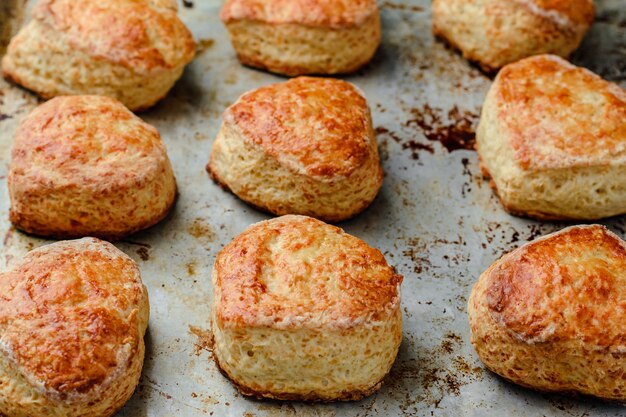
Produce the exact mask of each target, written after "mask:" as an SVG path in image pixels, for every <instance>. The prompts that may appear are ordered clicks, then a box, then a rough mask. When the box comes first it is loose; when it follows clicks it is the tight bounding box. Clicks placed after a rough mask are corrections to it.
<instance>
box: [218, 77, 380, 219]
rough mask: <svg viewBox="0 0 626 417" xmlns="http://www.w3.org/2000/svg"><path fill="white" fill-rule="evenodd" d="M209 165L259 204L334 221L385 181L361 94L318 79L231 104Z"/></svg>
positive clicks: (361, 205) (360, 206)
mask: <svg viewBox="0 0 626 417" xmlns="http://www.w3.org/2000/svg"><path fill="white" fill-rule="evenodd" d="M207 169H208V171H209V173H210V174H211V176H212V177H213V178H214V179H215V180H216V181H217V182H218V183H219V184H221V185H222V186H223V187H224V188H226V189H229V190H231V191H232V192H233V193H234V194H236V195H237V196H238V197H239V198H241V199H242V200H244V201H246V202H248V203H250V204H252V205H253V206H256V207H259V208H261V209H263V210H266V211H269V212H271V213H274V214H277V215H283V214H303V215H308V216H312V217H316V218H319V219H322V220H325V221H331V222H336V221H341V220H344V219H347V218H350V217H352V216H354V215H356V214H358V213H360V212H361V211H363V210H364V209H365V208H367V207H368V206H369V204H370V203H371V202H372V201H373V200H374V198H375V197H376V195H377V193H378V191H379V190H380V187H381V185H382V180H383V172H382V168H381V166H380V161H379V157H378V148H377V143H376V136H375V133H374V130H373V127H372V120H371V114H370V110H369V107H368V105H367V102H366V100H365V98H364V97H363V95H362V94H361V92H360V91H359V90H358V89H357V88H355V87H354V86H353V85H351V84H349V83H347V82H345V81H341V80H335V79H327V78H312V77H298V78H295V79H292V80H289V81H287V82H285V83H278V84H273V85H269V86H266V87H261V88H259V89H257V90H254V91H251V92H249V93H246V94H244V95H243V96H241V97H240V98H239V100H237V102H236V103H235V104H233V105H232V106H230V107H228V108H227V109H226V111H225V112H224V119H223V124H222V128H221V130H220V132H219V134H218V136H217V138H216V140H215V142H214V144H213V148H212V151H211V158H210V161H209V164H208V166H207Z"/></svg>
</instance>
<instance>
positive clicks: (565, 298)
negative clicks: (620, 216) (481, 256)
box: [468, 225, 626, 401]
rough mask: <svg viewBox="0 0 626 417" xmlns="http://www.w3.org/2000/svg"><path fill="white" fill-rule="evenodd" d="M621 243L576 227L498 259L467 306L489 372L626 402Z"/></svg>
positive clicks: (625, 252) (625, 287)
mask: <svg viewBox="0 0 626 417" xmlns="http://www.w3.org/2000/svg"><path fill="white" fill-rule="evenodd" d="M625 270H626V242H624V241H623V240H621V239H620V238H619V237H618V236H616V235H615V234H613V233H611V232H609V231H608V230H607V229H606V228H604V227H603V226H599V225H591V226H574V227H570V228H567V229H564V230H561V231H560V232H557V233H554V234H551V235H548V236H544V237H543V238H540V239H538V240H535V241H533V242H531V243H527V244H525V245H524V246H522V247H520V248H519V249H516V250H514V251H513V252H511V253H509V254H507V255H505V256H503V257H502V258H501V259H500V260H499V261H497V262H496V263H494V264H493V265H492V266H491V267H489V269H487V271H485V272H484V273H483V274H482V275H481V276H480V278H479V280H478V283H477V284H476V285H475V286H474V288H473V290H472V293H471V296H470V299H469V304H468V313H469V322H470V329H471V333H472V339H471V340H472V344H473V345H474V348H475V349H476V352H477V353H478V356H479V357H480V358H481V360H482V361H483V362H484V363H485V365H486V366H487V368H489V369H490V370H491V371H493V372H495V373H497V374H498V375H501V376H502V377H504V378H506V379H508V380H511V381H512V382H514V383H516V384H519V385H522V386H525V387H529V388H533V389H536V390H540V391H548V392H578V393H581V394H586V395H593V396H596V397H600V398H605V399H611V400H619V401H625V400H626V355H624V352H626V325H625V323H626V276H625V275H624V271H625Z"/></svg>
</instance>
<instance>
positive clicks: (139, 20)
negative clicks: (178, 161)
mask: <svg viewBox="0 0 626 417" xmlns="http://www.w3.org/2000/svg"><path fill="white" fill-rule="evenodd" d="M176 11H177V7H176V2H175V1H174V0H108V1H106V2H102V1H97V0H83V1H80V2H77V1H74V0H40V1H39V2H38V3H37V5H36V6H35V7H34V9H33V13H32V20H31V21H30V22H29V23H28V24H27V25H26V26H25V27H24V28H22V30H21V31H20V32H19V33H18V34H17V35H16V36H15V37H14V38H13V39H12V40H11V43H10V44H9V47H8V49H7V53H6V55H5V57H4V58H3V60H2V70H3V73H4V76H5V77H6V78H8V79H11V80H13V81H14V82H16V83H17V84H20V85H22V86H24V87H25V88H27V89H29V90H32V91H34V92H36V93H37V94H39V95H40V96H42V97H43V98H52V97H55V96H60V95H78V94H97V95H104V96H109V97H113V98H116V99H118V100H120V101H121V102H122V103H124V105H125V106H126V107H128V108H129V109H131V110H133V111H135V110H142V109H146V108H148V107H151V106H152V105H154V104H155V103H156V102H157V101H159V100H160V99H161V98H163V97H164V96H165V95H166V94H167V92H168V91H169V90H170V88H171V87H172V86H173V85H174V83H175V82H176V80H177V79H178V78H179V77H180V76H181V74H182V72H183V69H184V67H185V65H186V64H187V63H189V62H190V61H191V60H192V58H193V57H194V54H195V49H194V48H195V47H194V41H193V38H192V36H191V33H190V32H189V30H188V29H187V27H186V26H185V25H184V24H183V23H182V21H181V20H180V19H179V18H178V16H177V14H176Z"/></svg>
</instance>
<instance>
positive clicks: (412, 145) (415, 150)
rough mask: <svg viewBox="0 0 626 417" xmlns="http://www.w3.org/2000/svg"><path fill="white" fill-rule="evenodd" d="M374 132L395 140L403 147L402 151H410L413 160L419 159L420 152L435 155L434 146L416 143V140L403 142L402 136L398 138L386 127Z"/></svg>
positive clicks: (380, 127) (378, 128)
mask: <svg viewBox="0 0 626 417" xmlns="http://www.w3.org/2000/svg"><path fill="white" fill-rule="evenodd" d="M374 130H375V132H376V134H377V135H381V136H382V135H384V136H388V137H390V138H391V139H393V140H394V142H396V143H399V144H400V145H402V150H410V151H411V158H412V159H415V160H417V159H419V154H420V151H426V152H428V153H431V154H432V153H435V148H434V147H433V146H432V145H430V144H427V143H420V142H418V141H416V140H415V139H410V140H403V139H402V138H401V137H400V136H398V135H397V134H396V133H394V132H392V131H391V130H389V129H387V128H386V127H383V126H379V127H377V128H376V129H374Z"/></svg>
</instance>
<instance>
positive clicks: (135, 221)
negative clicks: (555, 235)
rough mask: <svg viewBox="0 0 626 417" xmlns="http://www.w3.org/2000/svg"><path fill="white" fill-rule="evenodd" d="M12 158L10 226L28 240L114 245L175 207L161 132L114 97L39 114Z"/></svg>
mask: <svg viewBox="0 0 626 417" xmlns="http://www.w3.org/2000/svg"><path fill="white" fill-rule="evenodd" d="M11 156H12V159H11V164H10V167H9V175H8V180H7V181H8V187H9V197H10V199H11V211H10V219H11V222H12V223H13V224H14V225H15V226H16V227H17V228H18V229H20V230H23V231H25V232H27V233H32V234H35V235H41V236H48V237H53V238H57V239H67V238H74V237H84V236H96V237H100V238H104V239H107V240H116V239H121V238H122V237H125V236H128V235H130V234H132V233H134V232H137V231H139V230H142V229H145V228H147V227H150V226H152V225H154V224H156V223H157V222H159V221H160V220H161V219H163V218H164V217H165V216H166V215H167V213H168V212H169V210H170V209H171V207H172V205H173V204H174V200H175V196H176V180H175V179H174V174H173V172H172V167H171V165H170V161H169V159H168V157H167V153H166V150H165V146H164V145H163V143H162V142H161V138H160V136H159V133H158V132H157V130H156V129H155V128H154V127H152V126H150V125H148V124H146V123H144V122H143V121H142V120H141V119H139V118H138V117H137V116H135V115H134V114H132V113H131V112H130V111H129V110H128V109H126V108H125V107H124V106H123V105H122V104H121V103H120V102H118V101H116V100H114V99H111V98H108V97H102V96H66V97H57V98H55V99H52V100H50V101H48V102H46V103H44V104H42V105H41V106H39V107H37V108H36V109H35V110H33V111H32V112H31V113H30V114H29V115H28V116H27V117H26V118H25V119H24V120H23V121H22V123H21V125H20V127H19V129H18V131H17V133H16V135H15V140H14V143H13V149H12V154H11Z"/></svg>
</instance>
